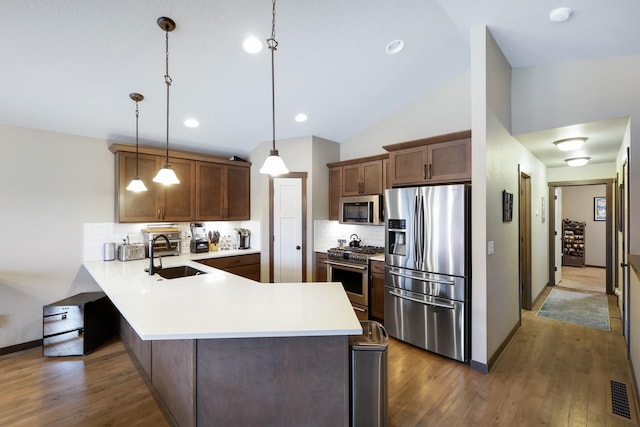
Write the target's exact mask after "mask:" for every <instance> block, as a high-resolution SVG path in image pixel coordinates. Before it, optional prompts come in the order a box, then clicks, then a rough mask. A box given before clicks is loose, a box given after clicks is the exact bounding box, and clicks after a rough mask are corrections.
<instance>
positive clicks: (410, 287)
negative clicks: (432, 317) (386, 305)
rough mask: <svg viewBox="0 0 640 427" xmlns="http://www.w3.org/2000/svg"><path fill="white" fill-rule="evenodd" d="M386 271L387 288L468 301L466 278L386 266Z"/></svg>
mask: <svg viewBox="0 0 640 427" xmlns="http://www.w3.org/2000/svg"><path fill="white" fill-rule="evenodd" d="M384 271H385V273H384V274H385V277H384V283H385V285H387V286H391V287H395V288H400V289H404V290H407V291H411V292H414V293H417V294H425V295H429V296H432V297H438V298H444V299H452V300H456V301H461V302H464V301H466V300H467V295H466V292H467V289H466V285H465V278H464V277H458V276H448V275H444V274H433V273H427V272H424V271H417V270H410V269H408V268H398V267H390V266H386V267H385V268H384Z"/></svg>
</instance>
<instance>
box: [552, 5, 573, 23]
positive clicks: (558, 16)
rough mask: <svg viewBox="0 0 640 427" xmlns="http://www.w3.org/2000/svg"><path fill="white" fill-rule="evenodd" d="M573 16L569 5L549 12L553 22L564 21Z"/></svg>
mask: <svg viewBox="0 0 640 427" xmlns="http://www.w3.org/2000/svg"><path fill="white" fill-rule="evenodd" d="M570 16H571V9H570V8H568V7H559V8H557V9H553V10H552V11H551V12H549V20H550V21H551V22H564V21H566V20H567V19H569V17H570Z"/></svg>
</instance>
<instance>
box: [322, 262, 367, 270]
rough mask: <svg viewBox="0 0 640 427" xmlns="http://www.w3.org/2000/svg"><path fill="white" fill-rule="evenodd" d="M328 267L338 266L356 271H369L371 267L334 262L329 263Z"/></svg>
mask: <svg viewBox="0 0 640 427" xmlns="http://www.w3.org/2000/svg"><path fill="white" fill-rule="evenodd" d="M327 265H337V266H338V267H344V268H352V269H356V270H368V269H369V267H367V266H366V265H353V264H342V263H339V262H333V261H327Z"/></svg>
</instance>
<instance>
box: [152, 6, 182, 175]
mask: <svg viewBox="0 0 640 427" xmlns="http://www.w3.org/2000/svg"><path fill="white" fill-rule="evenodd" d="M157 22H158V26H159V27H160V28H161V29H162V30H163V31H164V32H165V58H166V60H165V63H166V72H165V75H164V82H165V83H166V84H167V158H166V162H165V164H164V167H163V168H162V169H160V170H159V171H158V174H157V175H156V176H155V178H153V181H154V182H158V183H160V184H164V185H170V184H180V180H179V179H178V177H177V176H176V173H175V172H174V171H173V169H171V165H170V164H169V87H170V86H171V77H170V76H169V32H170V31H173V30H175V28H176V23H175V22H173V19H171V18H167V17H164V16H163V17H160V18H158V21H157Z"/></svg>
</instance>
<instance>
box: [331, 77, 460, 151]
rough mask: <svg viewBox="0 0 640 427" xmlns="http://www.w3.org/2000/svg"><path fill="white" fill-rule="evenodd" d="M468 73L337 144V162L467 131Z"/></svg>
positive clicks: (453, 78)
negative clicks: (433, 137)
mask: <svg viewBox="0 0 640 427" xmlns="http://www.w3.org/2000/svg"><path fill="white" fill-rule="evenodd" d="M469 84H470V73H469V72H468V71H467V72H465V73H462V74H460V75H458V76H454V77H452V79H451V80H450V81H449V82H447V83H445V84H444V85H442V86H440V87H439V88H437V89H435V90H433V91H432V92H429V93H427V94H424V95H422V96H421V97H420V98H419V99H417V100H416V101H414V102H412V103H411V104H408V105H407V106H406V107H403V108H401V109H400V110H398V111H396V112H395V113H393V114H390V115H389V116H387V117H385V118H384V119H382V120H380V121H378V122H377V123H375V124H374V125H373V126H371V127H369V128H367V129H366V130H364V131H363V132H361V133H360V134H358V135H356V136H354V137H352V138H349V139H348V140H346V141H343V142H342V143H341V144H340V160H349V159H355V158H358V157H367V156H373V155H376V154H384V153H386V151H385V150H384V149H383V148H382V147H383V146H384V145H389V144H395V143H398V142H405V141H412V140H415V139H422V138H427V137H430V136H436V135H442V134H446V133H451V132H457V131H461V130H467V129H471V98H470V96H471V93H470V91H469V89H470V87H469Z"/></svg>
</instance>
